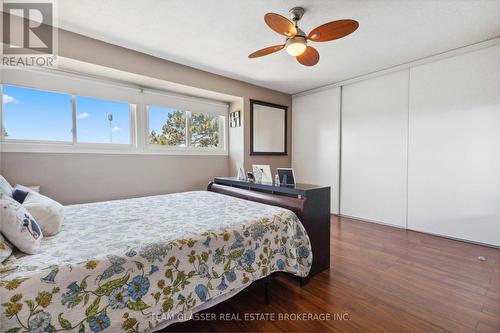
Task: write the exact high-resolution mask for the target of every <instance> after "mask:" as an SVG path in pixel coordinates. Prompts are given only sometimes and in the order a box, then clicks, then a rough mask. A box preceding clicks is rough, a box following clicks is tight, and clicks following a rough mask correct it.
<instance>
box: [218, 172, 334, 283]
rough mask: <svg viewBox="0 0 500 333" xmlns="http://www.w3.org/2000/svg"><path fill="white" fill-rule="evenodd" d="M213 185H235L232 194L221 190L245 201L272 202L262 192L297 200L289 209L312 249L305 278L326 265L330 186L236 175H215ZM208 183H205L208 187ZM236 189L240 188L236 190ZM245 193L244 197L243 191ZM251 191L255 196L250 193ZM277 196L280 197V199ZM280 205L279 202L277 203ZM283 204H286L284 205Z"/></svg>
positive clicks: (328, 264) (284, 198) (326, 266)
mask: <svg viewBox="0 0 500 333" xmlns="http://www.w3.org/2000/svg"><path fill="white" fill-rule="evenodd" d="M211 184H212V183H211ZM213 184H216V185H222V186H224V187H232V188H235V192H234V193H225V191H224V190H223V189H222V190H220V192H221V193H224V194H228V195H234V196H238V197H243V198H245V199H248V200H253V201H261V202H264V203H270V204H272V201H269V200H267V199H266V196H265V194H266V193H267V194H268V196H272V197H275V198H277V200H280V199H281V201H284V200H286V197H290V198H298V199H301V207H300V209H296V210H294V209H292V210H293V211H294V212H295V213H296V214H297V215H298V217H299V219H300V220H301V222H302V224H303V225H304V227H305V229H306V231H307V234H308V235H309V239H310V241H311V247H312V252H313V264H312V267H311V272H310V273H309V277H312V276H313V275H315V274H317V273H319V272H321V271H324V270H326V269H328V268H329V267H330V187H329V186H320V185H310V184H296V185H295V186H275V185H273V184H259V183H253V182H247V181H241V180H238V179H237V178H236V177H217V178H215V179H214V181H213ZM210 187H211V185H209V189H208V190H211V189H210ZM236 189H240V190H243V191H236ZM246 191H250V192H248V193H249V194H248V195H247V196H245V192H246ZM251 192H254V194H255V195H251ZM280 197H281V198H280ZM279 206H282V205H279ZM284 207H286V205H285V206H284Z"/></svg>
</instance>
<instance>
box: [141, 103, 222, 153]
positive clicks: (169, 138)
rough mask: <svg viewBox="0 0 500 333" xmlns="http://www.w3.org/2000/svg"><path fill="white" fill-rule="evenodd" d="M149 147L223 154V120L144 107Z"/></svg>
mask: <svg viewBox="0 0 500 333" xmlns="http://www.w3.org/2000/svg"><path fill="white" fill-rule="evenodd" d="M148 116H149V131H148V135H149V144H150V145H153V146H157V147H160V146H170V147H180V148H185V149H188V150H189V149H191V148H195V149H198V150H203V149H211V150H223V149H224V147H223V140H222V138H223V131H222V129H223V127H224V126H223V121H224V119H225V118H224V117H223V116H219V115H215V114H211V113H200V112H189V111H182V110H177V109H172V108H165V107H159V106H152V105H150V106H148Z"/></svg>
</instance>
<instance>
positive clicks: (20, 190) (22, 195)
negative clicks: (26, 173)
mask: <svg viewBox="0 0 500 333" xmlns="http://www.w3.org/2000/svg"><path fill="white" fill-rule="evenodd" d="M30 192H32V191H31V190H30V189H29V188H28V187H26V186H23V185H19V184H18V185H16V186H14V189H13V190H12V198H14V200H16V201H17V202H19V203H20V204H22V203H23V202H24V199H26V196H27V195H28V193H30Z"/></svg>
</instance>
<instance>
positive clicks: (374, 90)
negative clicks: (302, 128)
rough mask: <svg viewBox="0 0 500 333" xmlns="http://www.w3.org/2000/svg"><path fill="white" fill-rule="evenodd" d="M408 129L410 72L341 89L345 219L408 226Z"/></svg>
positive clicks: (342, 191)
mask: <svg viewBox="0 0 500 333" xmlns="http://www.w3.org/2000/svg"><path fill="white" fill-rule="evenodd" d="M294 117H295V114H294ZM407 125H408V71H407V70H405V71H401V72H396V73H392V74H389V75H384V76H382V77H376V78H373V79H369V80H366V81H361V82H357V83H354V84H351V85H347V86H344V87H343V88H342V139H341V143H342V144H341V146H342V148H341V154H342V157H341V184H340V186H341V200H340V205H341V207H340V213H341V214H343V215H346V216H351V217H357V218H361V219H365V220H371V221H376V222H381V223H386V224H391V225H396V226H401V227H406V195H407V192H406V189H407V186H406V185H407V177H406V176H407V164H406V162H407Z"/></svg>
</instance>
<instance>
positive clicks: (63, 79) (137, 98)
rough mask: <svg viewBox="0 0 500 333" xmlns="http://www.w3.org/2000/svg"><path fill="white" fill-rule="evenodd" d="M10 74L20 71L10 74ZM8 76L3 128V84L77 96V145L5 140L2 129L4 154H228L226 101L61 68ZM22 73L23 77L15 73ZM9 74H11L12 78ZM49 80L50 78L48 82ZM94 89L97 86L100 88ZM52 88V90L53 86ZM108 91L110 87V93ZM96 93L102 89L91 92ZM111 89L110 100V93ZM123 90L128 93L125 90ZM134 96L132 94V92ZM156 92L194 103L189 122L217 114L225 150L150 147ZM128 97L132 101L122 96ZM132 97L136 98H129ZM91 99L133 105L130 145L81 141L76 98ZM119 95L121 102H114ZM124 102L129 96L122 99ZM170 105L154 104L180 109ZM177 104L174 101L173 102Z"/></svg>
mask: <svg viewBox="0 0 500 333" xmlns="http://www.w3.org/2000/svg"><path fill="white" fill-rule="evenodd" d="M9 71H15V72H11V73H9ZM4 72H7V74H8V75H5V74H4V75H2V79H3V80H2V82H1V83H0V94H1V96H0V97H1V98H2V103H0V129H1V128H3V124H4V122H3V114H4V113H3V86H4V85H10V86H17V87H20V88H28V89H36V90H42V91H48V92H53V93H62V94H67V95H71V96H72V110H71V112H72V141H50V140H20V139H8V138H4V137H3V131H0V150H1V151H2V152H29V153H35V152H39V153H92V154H152V155H228V154H229V153H228V131H229V129H228V127H229V126H228V125H229V124H228V114H229V105H228V103H225V102H219V101H212V100H206V99H203V98H198V97H192V96H187V95H181V94H176V93H171V92H167V91H161V90H153V89H143V88H141V87H138V86H134V85H126V84H123V83H118V82H113V81H109V80H102V79H97V78H88V77H83V76H81V75H76V74H69V73H61V72H59V71H56V70H50V71H49V70H23V71H22V72H20V71H19V70H17V69H7V70H4ZM17 73H21V75H15V74H17ZM9 74H10V75H9ZM45 77H46V78H47V80H45ZM95 85H97V86H98V88H97V87H95V88H92V87H94V86H95ZM52 87H53V88H52ZM108 88H109V89H108ZM93 89H95V90H99V91H98V93H96V94H92V93H91V92H93ZM108 90H109V97H107V93H108ZM122 90H123V91H122ZM130 92H132V94H130ZM151 94H155V95H158V96H160V98H164V99H165V100H166V101H168V100H171V99H172V98H174V100H175V99H177V100H179V101H182V103H184V104H186V105H190V104H193V105H195V108H197V109H196V111H187V110H186V109H190V108H182V109H180V110H182V111H184V112H186V121H188V118H189V121H190V119H191V112H195V113H209V114H216V115H218V116H220V117H219V126H220V129H219V133H220V134H219V135H220V142H221V145H220V147H216V148H214V147H190V146H189V145H187V146H186V147H174V146H160V145H154V144H150V143H149V111H148V106H147V105H148V104H147V103H146V100H147V96H148V95H151ZM122 95H123V96H127V97H122ZM129 95H132V96H131V97H128V96H129ZM77 96H82V97H90V98H96V99H103V100H108V101H116V102H126V103H128V104H129V108H130V112H129V116H130V144H120V143H85V142H78V126H77V119H76V117H77V114H76V113H77V110H76V97H77ZM114 96H118V97H119V98H121V99H114V98H113V97H114ZM123 98H130V99H129V100H123ZM169 104H170V103H168V102H166V103H160V104H159V105H158V103H155V104H154V105H155V106H158V107H165V108H172V109H178V108H176V107H175V105H173V106H169ZM174 104H175V103H174ZM200 105H201V106H203V105H206V106H207V107H208V109H209V110H210V107H211V106H216V107H217V108H219V109H220V110H224V111H220V110H219V111H217V110H216V111H217V112H216V113H214V112H210V111H204V110H200V109H199V107H200ZM186 125H188V124H186ZM189 139H190V135H189V126H186V141H188V140H189Z"/></svg>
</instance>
